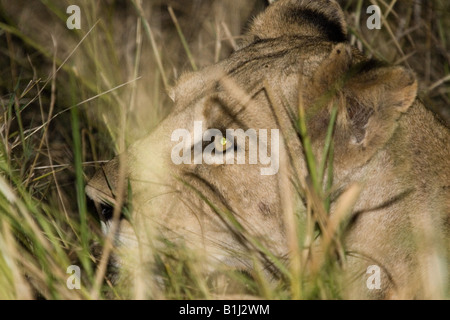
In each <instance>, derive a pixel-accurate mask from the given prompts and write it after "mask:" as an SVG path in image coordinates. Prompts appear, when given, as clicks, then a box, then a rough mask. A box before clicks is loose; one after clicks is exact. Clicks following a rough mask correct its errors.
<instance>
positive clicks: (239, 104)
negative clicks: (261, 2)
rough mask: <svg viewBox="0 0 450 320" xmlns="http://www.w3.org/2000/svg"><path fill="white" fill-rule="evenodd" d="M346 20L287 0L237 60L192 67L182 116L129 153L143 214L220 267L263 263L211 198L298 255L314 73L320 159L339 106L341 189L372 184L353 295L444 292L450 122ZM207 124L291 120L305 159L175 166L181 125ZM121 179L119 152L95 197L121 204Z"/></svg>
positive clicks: (293, 142) (297, 149)
mask: <svg viewBox="0 0 450 320" xmlns="http://www.w3.org/2000/svg"><path fill="white" fill-rule="evenodd" d="M312 17H316V18H317V19H312ZM343 17H344V15H343V13H342V11H341V9H340V8H339V6H338V5H337V3H336V2H335V1H308V0H298V1H296V0H279V1H277V2H276V3H275V4H273V5H272V6H270V7H269V8H268V9H267V10H266V12H264V13H263V14H261V15H260V16H259V17H257V18H256V19H255V21H254V23H253V26H252V28H251V29H250V31H249V33H248V34H247V35H246V36H245V37H244V41H243V42H242V44H241V47H240V49H239V50H238V51H236V52H235V53H234V54H233V55H231V56H230V57H229V58H228V59H226V60H223V61H221V62H219V63H218V64H216V65H214V66H211V67H208V68H205V69H203V70H202V71H200V72H197V73H193V74H188V75H185V76H183V77H182V78H181V79H180V81H179V83H178V84H177V86H176V87H175V88H174V89H173V91H172V93H171V96H173V98H174V101H175V103H176V108H175V110H174V112H173V113H172V114H171V115H170V116H169V117H168V118H167V119H166V120H164V121H163V122H162V123H161V124H160V126H159V127H158V128H157V129H156V130H155V131H154V132H153V133H152V134H150V135H149V136H148V137H147V138H145V139H143V140H141V141H138V142H136V143H135V144H134V145H133V146H132V147H131V148H130V149H129V150H128V152H127V154H126V157H127V167H128V178H129V179H130V183H131V187H132V188H131V190H132V192H133V205H134V213H135V221H141V220H140V219H141V218H142V217H143V216H146V217H149V216H150V217H151V219H152V220H153V221H156V222H157V224H158V225H159V226H162V227H156V229H157V230H156V231H157V232H159V233H160V234H163V235H164V237H166V238H169V239H172V240H173V241H184V242H186V244H187V245H188V246H190V247H195V248H200V249H201V250H204V252H205V255H206V256H207V257H208V258H209V259H210V260H211V261H213V262H215V263H217V262H219V263H222V264H225V265H228V266H231V267H235V268H238V269H244V270H249V269H251V266H252V257H248V256H246V252H247V251H246V250H247V249H248V247H249V246H250V247H251V245H249V241H247V240H246V239H241V238H239V236H238V235H237V233H236V230H235V226H230V225H229V224H227V223H226V222H224V220H223V218H221V216H220V215H219V214H217V213H214V212H213V210H212V209H211V207H210V206H209V205H208V204H207V203H206V202H205V201H204V200H202V199H201V198H200V197H199V194H202V195H203V196H204V197H205V198H206V199H209V200H210V201H211V202H212V203H214V204H215V205H217V207H218V208H219V209H220V210H223V212H231V213H233V215H234V216H235V217H236V219H237V221H239V222H240V223H241V224H242V225H243V226H244V227H245V228H246V229H247V230H248V235H249V236H252V237H255V238H256V239H259V240H260V241H261V242H262V243H264V245H266V246H267V247H268V248H269V249H270V250H272V251H273V252H274V253H275V254H276V255H278V256H280V257H283V256H288V255H289V249H288V245H287V239H286V233H287V231H286V230H287V229H288V228H286V225H285V221H287V220H285V218H284V215H283V208H286V199H289V197H286V192H287V189H286V187H285V185H283V181H286V179H285V177H282V175H283V174H290V175H294V174H296V173H298V174H300V176H301V177H300V181H303V182H304V181H305V179H306V174H307V171H306V165H305V161H304V155H303V151H302V146H301V143H300V140H299V139H298V137H297V136H292V135H290V136H289V131H288V130H287V129H286V128H287V127H288V126H289V125H291V126H292V119H297V118H298V108H297V106H298V102H299V88H298V84H299V74H301V77H300V78H301V79H302V82H301V84H302V87H301V88H300V90H301V93H300V96H301V98H302V101H303V104H304V106H305V109H306V118H307V120H308V122H307V127H308V130H309V133H310V135H311V139H312V145H313V149H314V153H315V155H316V157H317V159H318V160H319V161H320V160H321V152H322V148H323V145H324V139H325V135H326V129H327V126H328V123H329V118H330V110H331V108H332V107H333V105H337V106H338V108H339V113H338V119H337V124H336V128H335V133H334V154H335V159H334V177H333V182H334V190H337V191H344V190H346V188H347V187H348V186H350V185H352V184H354V183H355V182H356V183H358V184H359V185H360V186H361V187H362V191H361V194H360V197H359V198H358V201H357V202H356V204H355V206H354V208H353V212H352V217H351V222H350V224H349V227H348V230H347V233H346V237H345V239H346V241H345V249H346V251H347V252H348V253H349V255H348V258H347V261H346V275H345V277H346V278H347V279H348V283H349V284H348V286H349V289H348V290H347V291H346V296H345V297H347V298H364V297H366V298H434V297H439V296H442V293H443V292H445V290H447V292H448V280H447V277H448V275H447V271H448V270H449V264H448V261H449V260H448V258H449V224H450V216H449V215H450V200H449V199H450V182H449V181H450V148H449V146H450V133H449V130H448V128H446V127H445V126H443V125H442V124H441V123H440V122H439V121H438V120H436V118H435V117H434V116H433V115H432V114H431V113H430V112H429V111H427V110H426V109H425V107H424V106H423V105H422V103H421V102H420V100H418V99H416V93H417V81H416V79H415V76H414V74H413V73H412V72H411V71H409V70H406V69H405V68H403V67H398V66H394V67H392V66H382V65H379V64H378V63H376V62H374V61H371V60H369V59H367V58H365V57H364V56H363V55H362V54H361V53H360V52H359V51H358V50H357V49H355V48H352V47H351V46H350V45H349V44H348V43H347V42H346V41H345V37H346V25H345V21H344V18H343ZM313 22H315V23H317V24H314V23H313ZM330 27H334V28H333V30H329V28H330ZM196 120H202V121H203V122H204V126H206V125H208V127H211V128H243V129H245V128H256V129H257V128H266V129H271V128H279V129H280V130H281V132H282V133H283V135H284V138H283V140H282V148H283V150H287V149H289V150H290V152H291V153H294V158H293V160H292V161H291V164H292V167H293V168H292V169H287V168H286V167H284V169H283V170H280V172H279V173H278V174H277V175H274V176H261V175H260V173H259V172H260V170H259V169H260V167H261V165H248V164H245V165H205V164H202V165H194V164H191V165H174V164H173V163H172V161H171V158H170V153H171V148H172V147H173V142H171V140H170V136H171V133H172V131H173V130H174V129H176V128H186V129H188V130H192V128H193V122H194V121H196ZM204 129H206V128H204ZM283 152H284V151H283ZM286 157H288V155H287V156H286ZM286 159H287V158H283V159H282V161H281V162H282V165H286V163H288V162H286V161H287V160H286ZM299 171H300V172H299ZM105 175H106V176H108V177H109V179H110V181H109V182H108V183H107V182H106V178H105ZM116 176H117V164H116V162H113V163H112V164H109V165H107V166H106V167H105V168H104V170H102V171H100V172H98V173H97V174H96V175H95V176H94V177H93V178H92V180H91V181H90V182H89V184H88V186H87V189H86V191H87V194H88V195H89V196H90V197H91V198H93V199H94V200H96V201H100V202H101V201H105V199H106V201H108V202H112V201H111V198H114V194H113V192H111V191H110V189H111V183H113V184H112V185H114V181H116V180H117V178H116ZM180 181H183V182H184V183H182V182H180ZM288 181H289V180H288ZM303 187H306V186H303ZM112 188H114V187H112ZM288 189H289V190H291V189H292V188H288ZM280 190H284V191H283V193H284V194H280ZM292 198H293V196H292ZM300 209H301V208H300ZM334 210H335V204H334V203H333V204H332V214H333V212H334ZM303 214H304V213H303ZM125 229H127V230H125ZM130 230H131V229H130V228H129V227H128V228H122V229H121V233H124V234H125V233H126V234H132V232H131V231H130ZM135 231H136V230H135ZM250 243H251V242H250ZM369 265H378V266H380V268H381V269H382V281H381V286H382V288H381V290H369V289H368V288H367V287H366V281H365V280H366V279H367V275H365V271H366V269H367V267H368V266H369ZM355 277H356V278H355ZM350 279H352V280H350ZM355 279H356V280H355Z"/></svg>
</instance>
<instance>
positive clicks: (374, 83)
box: [336, 67, 417, 160]
mask: <svg viewBox="0 0 450 320" xmlns="http://www.w3.org/2000/svg"><path fill="white" fill-rule="evenodd" d="M416 95H417V81H416V78H415V76H414V74H413V73H412V72H411V71H409V70H406V69H405V68H403V67H381V68H374V69H372V70H369V71H366V72H359V73H358V74H357V75H355V76H353V77H351V79H350V80H349V81H348V82H347V83H346V85H345V87H344V88H343V101H342V103H343V104H344V106H341V111H344V110H345V111H344V112H340V113H341V114H340V116H338V123H337V127H336V134H337V138H338V140H339V144H340V146H336V150H337V149H340V150H339V152H343V153H345V154H346V155H348V156H355V155H356V154H355V152H356V153H358V154H359V155H361V156H362V157H363V158H365V159H366V160H367V158H369V157H371V156H372V155H373V153H374V152H376V150H378V149H379V148H381V147H382V146H383V145H384V144H386V142H387V141H388V140H389V139H390V138H391V136H392V135H393V133H394V130H395V129H396V127H397V120H398V119H399V118H400V116H401V114H402V113H404V112H406V111H407V110H408V108H409V107H410V106H411V105H412V104H413V102H414V101H415V99H416ZM342 109H344V110H342ZM339 117H340V118H341V119H339ZM343 117H345V119H343ZM361 160H363V159H361Z"/></svg>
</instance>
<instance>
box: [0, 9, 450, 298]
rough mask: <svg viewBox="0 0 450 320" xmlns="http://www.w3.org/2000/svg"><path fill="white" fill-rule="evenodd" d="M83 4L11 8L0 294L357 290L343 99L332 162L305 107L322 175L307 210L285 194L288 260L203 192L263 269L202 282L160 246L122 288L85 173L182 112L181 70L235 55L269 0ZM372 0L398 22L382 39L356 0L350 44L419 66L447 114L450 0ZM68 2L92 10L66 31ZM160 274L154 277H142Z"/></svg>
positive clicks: (280, 294) (4, 44) (1, 39)
mask: <svg viewBox="0 0 450 320" xmlns="http://www.w3.org/2000/svg"><path fill="white" fill-rule="evenodd" d="M73 2H74V1H70V3H69V1H52V0H45V1H44V0H42V1H32V2H27V1H23V3H22V2H21V1H17V2H14V3H13V2H11V1H1V2H0V43H1V45H0V47H1V52H0V54H1V58H0V67H1V69H2V75H1V77H0V78H1V80H0V95H1V97H0V108H1V111H2V113H1V115H0V119H1V120H0V123H1V127H0V137H1V143H0V299H36V298H38V299H41V298H42V299H93V298H99V299H103V298H118V299H120V298H130V297H131V298H142V297H146V298H148V297H149V298H168V299H183V298H185V299H194V298H206V299H210V298H216V297H223V296H224V294H225V293H226V292H228V291H231V292H238V293H239V294H241V295H239V296H238V297H248V296H252V297H254V296H258V297H263V298H268V299H316V298H319V299H336V298H341V297H342V292H344V291H345V287H344V284H343V283H342V279H341V277H340V273H341V270H342V265H341V264H340V263H339V262H338V259H336V256H342V254H343V253H342V250H343V249H342V237H343V236H344V235H343V233H342V232H341V230H342V226H343V225H344V224H345V222H346V218H347V214H348V213H349V211H350V210H351V207H352V205H353V204H354V202H355V201H356V199H357V195H358V193H359V188H358V186H352V187H351V188H349V189H348V190H346V191H345V192H344V193H343V194H342V195H341V197H340V198H339V199H338V205H337V207H336V209H335V212H336V214H335V215H333V217H330V216H329V212H330V198H329V196H330V190H331V189H332V179H331V176H332V162H333V139H332V138H333V127H334V122H335V119H336V113H337V109H336V108H334V109H333V111H332V113H331V121H330V124H329V127H328V131H327V138H326V144H325V148H324V150H323V153H322V154H323V155H322V157H321V159H322V160H321V162H319V161H318V160H317V159H315V157H314V155H313V153H312V148H311V146H310V141H309V134H308V132H307V128H306V124H305V117H304V112H303V106H302V104H301V103H300V105H299V106H298V108H299V114H300V117H299V119H298V123H297V126H296V127H295V128H291V129H292V130H296V132H298V133H299V134H300V136H301V138H302V142H303V146H304V150H305V158H306V159H307V170H308V173H309V176H310V177H311V183H310V184H308V183H306V182H304V181H303V182H302V183H297V184H296V185H295V188H297V192H298V197H306V199H307V207H306V208H305V210H306V214H305V215H301V214H299V212H298V211H299V209H298V208H297V207H296V206H295V204H290V205H288V204H286V208H285V209H286V213H285V214H286V217H285V219H286V221H287V222H288V223H287V225H289V226H291V227H290V229H289V230H288V231H287V233H288V238H289V243H288V244H289V247H290V249H291V252H293V255H292V256H291V257H290V259H289V260H288V259H287V258H280V257H276V256H275V255H274V254H273V253H272V252H270V250H269V249H267V248H265V247H264V245H263V244H261V243H260V242H259V241H258V239H256V238H254V237H252V236H251V234H249V232H248V231H247V230H245V228H244V227H243V226H242V225H241V224H240V223H239V222H238V221H237V220H236V219H234V218H233V215H232V214H231V213H230V212H226V211H223V210H222V209H220V208H219V207H218V206H216V204H215V203H213V202H212V201H210V199H208V198H207V197H206V196H205V195H203V194H202V193H201V192H200V191H198V190H196V191H197V195H198V197H200V198H201V199H203V201H205V202H206V203H207V205H208V206H209V207H210V208H211V209H212V210H213V211H214V212H215V213H216V214H217V215H218V216H220V217H221V218H222V219H223V220H224V221H226V223H227V224H228V225H229V226H230V228H232V229H233V230H234V232H237V233H239V234H240V235H241V236H242V237H243V238H244V239H245V241H247V242H248V244H249V247H250V248H251V250H250V251H249V252H248V254H249V256H251V257H252V258H253V261H254V267H255V271H254V273H253V274H252V275H251V276H250V275H248V274H245V273H240V272H236V271H229V270H223V273H222V275H226V276H225V277H222V275H220V276H216V275H211V276H209V277H205V276H204V274H202V273H201V272H199V271H198V270H199V268H198V265H199V263H201V262H200V260H198V261H197V260H196V258H193V257H195V253H192V252H190V251H189V249H188V248H185V247H178V246H177V245H176V244H174V243H167V248H165V249H164V250H159V251H158V250H156V249H154V248H151V255H152V258H151V259H150V260H151V266H147V265H145V266H144V265H141V266H139V267H138V269H139V270H138V271H136V273H135V274H130V275H123V276H122V277H123V278H126V277H127V276H129V277H130V279H134V280H133V281H134V286H133V288H134V291H132V292H130V290H129V288H127V287H126V286H124V285H120V284H119V285H118V286H114V285H113V284H112V282H114V281H113V280H114V279H115V273H114V272H110V271H113V270H112V269H114V268H113V266H110V268H109V269H107V262H108V261H110V252H109V250H105V247H109V248H110V249H111V250H112V253H114V250H115V249H114V247H113V244H114V243H113V240H112V239H108V238H107V239H106V240H105V237H104V236H103V235H102V233H101V232H100V230H99V229H100V228H99V219H98V216H97V212H96V211H95V210H94V208H93V207H91V206H89V203H88V201H87V199H86V197H85V195H84V186H85V184H86V181H87V179H88V177H89V176H91V175H92V173H93V172H94V170H95V169H97V168H99V166H100V165H101V164H102V163H103V161H106V160H108V159H110V158H112V157H113V156H114V155H117V154H119V153H121V152H122V151H123V150H125V149H126V146H127V145H128V144H129V143H130V142H131V141H134V140H136V139H138V138H140V137H142V136H144V135H145V134H146V133H147V132H149V131H150V130H151V129H152V128H153V127H154V126H156V124H157V123H158V122H159V121H160V120H161V119H162V118H163V117H164V116H165V115H167V114H168V113H169V112H170V108H171V107H170V106H171V104H170V102H169V97H168V96H167V94H166V92H165V89H168V88H169V87H170V85H171V84H173V83H174V81H175V79H176V78H177V77H178V76H179V75H180V74H181V73H182V72H183V71H184V70H195V69H197V68H199V67H202V66H204V65H207V64H209V63H212V62H214V61H215V60H217V58H218V57H225V56H227V55H228V54H229V53H230V52H231V50H232V48H233V47H234V46H235V43H236V40H238V32H239V29H243V27H244V26H245V21H246V20H247V18H248V17H249V16H250V15H251V13H252V12H253V11H252V8H255V10H256V8H261V7H262V6H263V3H264V1H262V0H261V1H257V0H254V1H249V2H248V4H247V5H242V4H241V5H240V8H241V9H242V10H243V12H244V11H245V14H244V13H242V15H241V16H240V17H237V16H236V17H231V18H230V17H226V18H224V16H221V15H220V14H223V12H226V10H222V11H221V10H216V11H214V10H212V9H211V8H212V6H213V4H212V3H213V2H203V3H201V4H199V5H194V3H195V4H198V3H200V2H196V1H193V2H192V3H193V4H192V5H186V6H185V5H183V4H181V3H176V2H175V3H174V2H171V5H172V6H173V8H171V7H170V8H168V7H167V6H165V5H163V6H161V7H160V6H159V5H157V3H156V2H152V1H149V2H142V1H138V0H133V1H131V2H130V3H128V2H124V1H109V2H108V4H109V5H108V6H107V7H105V6H101V5H99V4H98V2H92V1H82V0H80V1H75V2H77V3H73ZM214 2H216V1H214ZM373 2H374V3H377V4H379V5H380V7H381V8H382V10H383V12H384V16H383V21H384V25H385V26H386V28H384V29H383V30H382V31H381V32H379V33H377V34H376V36H373V34H371V33H369V32H368V30H367V29H365V28H364V23H365V14H364V10H363V9H364V8H366V7H367V6H368V5H369V1H363V0H354V1H344V2H343V7H344V8H345V9H346V13H347V15H348V21H349V29H350V31H351V41H352V43H353V44H355V45H356V46H358V47H359V48H360V49H362V50H364V51H365V52H366V53H368V54H370V55H374V56H376V57H377V58H379V59H382V60H385V61H387V62H393V63H404V64H408V65H410V66H411V67H413V68H414V69H415V70H417V72H418V73H419V77H420V78H421V80H422V84H423V85H422V88H421V90H422V97H423V98H424V99H425V100H426V101H427V102H428V105H430V106H432V107H433V108H434V109H435V110H437V111H439V112H440V113H441V114H442V115H443V117H444V118H445V117H448V115H449V111H448V110H449V109H448V108H445V107H443V106H445V105H446V106H448V105H450V91H449V90H448V85H446V84H448V82H449V75H450V66H449V65H450V57H449V53H448V52H449V50H448V46H449V41H450V34H449V32H448V30H450V12H449V5H448V3H446V2H445V1H439V0H435V1H432V2H430V3H431V4H425V3H422V2H421V1H414V2H411V4H416V5H415V6H414V5H413V6H410V5H409V4H408V5H404V4H397V1H395V0H393V1H389V2H385V1H373ZM370 3H372V2H370ZM69 4H78V5H79V6H80V7H81V9H82V10H81V11H82V29H81V30H79V31H76V30H74V31H69V30H67V29H66V28H65V19H66V17H67V14H66V13H65V8H66V7H67V6H68V5H69ZM215 5H217V4H215ZM218 6H219V5H218ZM219 7H220V6H219ZM226 8H227V7H226V4H225V9H226ZM211 12H212V13H213V14H211ZM207 13H208V14H207ZM36 30H39V31H40V32H38V34H36ZM230 30H232V31H230ZM236 30H237V31H236ZM49 35H52V36H49ZM386 43H387V44H393V45H388V46H387V45H385V44H386ZM409 52H412V53H413V54H411V55H410V54H409ZM447 119H448V118H447ZM286 136H287V135H286ZM326 168H327V170H328V171H327V170H326ZM296 179H302V178H301V177H300V175H299V176H298V177H296ZM294 180H295V179H294ZM180 183H186V182H184V181H180ZM287 183H290V181H289V182H287ZM300 185H308V186H309V187H308V188H307V189H306V190H302V189H301V188H300V187H299V186H300ZM186 186H187V187H190V188H193V187H192V186H189V185H186ZM118 213H119V209H118V208H116V210H115V215H116V216H117V215H118ZM317 237H322V239H323V241H322V244H321V250H319V251H316V250H313V246H314V239H316V238H317ZM155 250H156V251H155ZM105 251H106V252H105ZM199 259H200V258H199ZM262 260H266V261H270V263H271V264H272V265H273V268H274V269H275V270H276V271H277V274H278V278H277V279H275V280H273V281H271V282H269V281H268V280H267V278H266V276H265V273H264V272H265V271H264V266H263V265H262V263H261V261H262ZM71 265H78V266H80V267H81V271H82V272H81V289H80V290H76V289H75V290H70V289H68V287H67V280H68V279H69V276H70V275H71V274H70V273H67V268H68V267H69V266H71ZM147 267H148V268H147ZM148 270H153V271H152V272H154V274H152V272H148V273H147V274H144V273H145V272H146V271H148ZM140 280H142V281H140ZM122 283H123V282H122ZM143 284H148V287H146V286H143ZM161 284H163V285H161ZM225 287H226V288H228V289H227V290H225V289H224V288H225ZM149 288H151V290H150V289H149Z"/></svg>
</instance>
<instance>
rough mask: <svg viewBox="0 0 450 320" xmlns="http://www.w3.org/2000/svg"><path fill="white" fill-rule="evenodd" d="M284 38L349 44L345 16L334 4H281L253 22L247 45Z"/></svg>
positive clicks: (293, 0) (325, 0)
mask: <svg viewBox="0 0 450 320" xmlns="http://www.w3.org/2000/svg"><path fill="white" fill-rule="evenodd" d="M282 36H313V37H322V38H326V39H327V40H329V41H334V42H343V41H346V40H347V25H346V23H345V17H344V13H343V12H342V10H341V8H340V7H339V4H338V3H337V2H336V1H335V0H314V1H312V0H278V1H276V2H275V3H273V4H272V5H271V6H269V7H268V8H267V10H266V11H264V12H263V13H262V14H261V15H259V16H258V17H257V18H256V19H255V20H254V22H253V24H252V26H251V28H250V31H249V32H248V34H247V37H246V39H245V43H251V42H253V41H255V40H257V39H273V38H278V37H282ZM244 45H245V44H244Z"/></svg>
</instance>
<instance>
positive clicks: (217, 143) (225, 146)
mask: <svg viewBox="0 0 450 320" xmlns="http://www.w3.org/2000/svg"><path fill="white" fill-rule="evenodd" d="M233 145H234V144H233V141H232V140H231V139H227V138H225V137H220V136H216V137H214V147H215V149H216V150H218V151H220V152H225V151H227V150H229V149H230V148H232V147H233Z"/></svg>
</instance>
